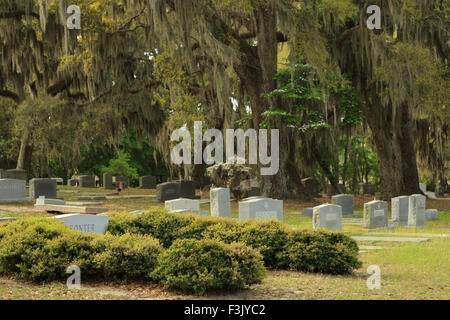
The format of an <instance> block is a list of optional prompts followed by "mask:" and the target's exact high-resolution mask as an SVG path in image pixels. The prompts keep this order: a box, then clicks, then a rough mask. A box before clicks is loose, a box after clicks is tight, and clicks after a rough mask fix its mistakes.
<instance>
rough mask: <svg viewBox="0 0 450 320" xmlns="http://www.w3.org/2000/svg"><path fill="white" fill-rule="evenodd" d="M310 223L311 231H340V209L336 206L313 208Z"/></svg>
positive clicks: (328, 205) (324, 205) (326, 205)
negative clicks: (322, 229) (319, 229)
mask: <svg viewBox="0 0 450 320" xmlns="http://www.w3.org/2000/svg"><path fill="white" fill-rule="evenodd" d="M312 222H313V229H317V228H325V229H328V230H331V231H342V207H341V206H340V205H337V204H322V205H320V206H317V207H314V208H313V219H312Z"/></svg>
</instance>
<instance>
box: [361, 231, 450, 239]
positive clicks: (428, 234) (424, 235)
mask: <svg viewBox="0 0 450 320" xmlns="http://www.w3.org/2000/svg"><path fill="white" fill-rule="evenodd" d="M372 234H376V235H386V236H389V235H394V234H392V233H382V232H371V233H368V234H367V235H372ZM395 235H396V236H411V237H415V236H417V237H428V238H441V237H442V238H448V237H450V234H443V233H395Z"/></svg>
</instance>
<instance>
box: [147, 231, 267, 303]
mask: <svg viewBox="0 0 450 320" xmlns="http://www.w3.org/2000/svg"><path fill="white" fill-rule="evenodd" d="M264 275H265V269H264V265H263V262H262V257H261V255H260V254H259V253H258V252H257V251H256V250H254V249H251V248H248V247H246V246H245V245H243V244H233V245H226V244H224V243H221V242H218V241H215V240H195V239H179V240H176V241H175V242H174V243H173V244H172V246H171V247H170V248H169V249H167V251H166V252H165V253H164V254H163V255H162V256H161V258H160V261H159V266H158V268H157V269H156V270H155V271H154V272H153V273H152V277H154V279H157V280H158V281H160V282H161V283H163V284H164V285H165V287H166V288H168V289H179V290H181V291H183V292H189V293H196V294H200V295H203V294H205V293H207V292H214V291H219V290H220V291H223V290H226V291H231V290H239V289H243V288H245V286H246V285H251V284H255V283H260V282H261V281H262V279H263V278H264Z"/></svg>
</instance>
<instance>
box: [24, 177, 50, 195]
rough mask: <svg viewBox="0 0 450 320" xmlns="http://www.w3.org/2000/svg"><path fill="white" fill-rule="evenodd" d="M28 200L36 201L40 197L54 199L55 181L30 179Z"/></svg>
mask: <svg viewBox="0 0 450 320" xmlns="http://www.w3.org/2000/svg"><path fill="white" fill-rule="evenodd" d="M29 185H30V198H34V199H37V198H39V197H40V196H44V197H46V198H50V199H55V198H56V180H54V179H39V178H35V179H31V180H30V183H29Z"/></svg>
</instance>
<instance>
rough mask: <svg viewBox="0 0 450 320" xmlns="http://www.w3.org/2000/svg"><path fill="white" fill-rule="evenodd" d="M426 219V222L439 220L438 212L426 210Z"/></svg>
mask: <svg viewBox="0 0 450 320" xmlns="http://www.w3.org/2000/svg"><path fill="white" fill-rule="evenodd" d="M425 218H426V220H437V218H438V211H437V210H436V209H426V210H425Z"/></svg>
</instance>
